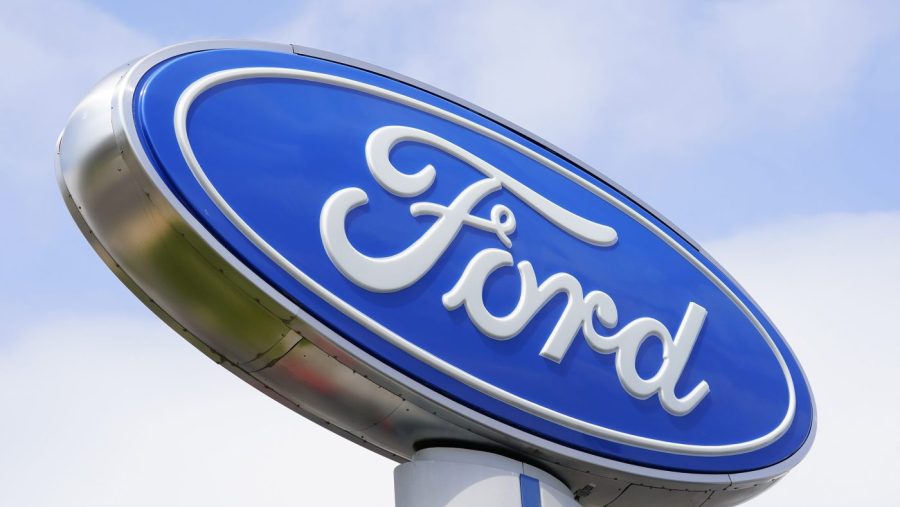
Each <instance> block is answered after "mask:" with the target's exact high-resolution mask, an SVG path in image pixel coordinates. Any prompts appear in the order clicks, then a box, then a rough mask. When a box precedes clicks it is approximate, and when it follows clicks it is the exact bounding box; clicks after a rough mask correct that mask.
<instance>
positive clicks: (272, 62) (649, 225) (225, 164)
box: [58, 42, 815, 505]
mask: <svg viewBox="0 0 900 507" xmlns="http://www.w3.org/2000/svg"><path fill="white" fill-rule="evenodd" d="M58 166H59V169H60V184H61V187H62V189H63V193H64V195H65V197H66V201H67V203H68V205H69V207H70V210H71V211H72V214H73V216H74V217H75V219H76V221H77V222H78V223H79V225H80V226H81V228H82V231H83V232H84V233H85V235H86V236H87V237H88V238H89V240H90V241H91V243H92V244H93V246H94V248H95V249H96V250H97V251H98V253H99V254H100V255H101V257H103V259H104V260H105V261H106V262H107V264H108V265H110V267H111V268H112V269H113V271H115V272H116V274H117V275H118V276H119V277H120V278H121V279H122V281H123V282H124V283H125V284H126V285H128V286H129V288H130V289H131V290H132V291H133V292H135V294H137V295H138V296H139V297H140V298H141V299H142V301H144V302H145V303H146V304H147V305H148V306H149V307H150V308H151V309H153V310H154V311H155V312H156V313H157V314H158V315H159V316H160V317H161V318H163V319H164V320H165V321H166V322H168V323H169V324H170V325H171V326H172V327H173V328H174V329H176V330H177V331H178V332H180V333H181V334H182V335H183V336H184V337H185V338H187V339H188V340H189V341H190V342H191V343H193V344H194V345H195V346H197V347H198V348H200V349H201V350H202V351H204V352H205V353H206V354H207V355H208V356H210V357H211V358H212V359H213V360H215V361H217V362H219V363H220V364H222V365H223V366H224V367H226V368H228V369H229V370H230V371H232V372H233V373H235V374H236V375H238V376H239V377H241V378H242V379H244V380H246V381H247V382H249V383H250V384H252V385H254V386H256V387H257V388H259V389H260V390H261V391H263V392H264V393H266V394H267V395H269V396H271V397H272V398H274V399H276V400H278V401H280V402H281V403H283V404H285V405H287V406H288V407H290V408H292V409H293V410H295V411H297V412H299V413H301V414H303V415H304V416H306V417H308V418H310V419H312V420H314V421H316V422H318V423H320V424H322V425H323V426H326V427H328V428H329V429H331V430H332V431H335V432H337V433H339V434H341V435H343V436H345V437H347V438H349V439H351V440H354V441H356V442H358V443H360V444H361V445H363V446H366V447H368V448H370V449H372V450H374V451H376V452H379V453H381V454H384V455H386V456H389V457H392V458H394V459H396V460H398V461H403V460H406V459H409V457H410V456H412V454H413V453H414V452H415V451H416V450H418V449H422V448H425V447H429V446H435V445H447V444H452V445H457V446H465V447H471V448H481V449H488V450H492V451H494V452H500V453H506V454H509V455H511V456H514V457H517V458H521V459H523V460H526V461H530V462H532V463H534V464H535V465H536V466H539V467H541V468H544V469H546V470H548V471H550V472H551V473H553V474H555V475H556V476H557V477H559V478H560V479H562V480H563V481H564V482H566V484H567V485H568V486H569V487H570V488H571V489H572V491H573V492H578V495H579V500H580V502H581V503H582V504H583V505H606V504H607V503H608V502H610V501H612V500H613V499H616V500H615V501H616V503H614V504H613V505H627V504H636V503H644V504H646V503H647V502H652V498H655V497H654V495H657V496H658V497H659V498H661V499H664V501H665V502H666V505H699V504H700V503H702V502H706V503H704V505H720V504H721V505H724V504H728V502H733V501H736V500H739V499H742V498H749V497H750V496H753V495H755V494H756V493H758V492H759V491H761V490H762V489H764V488H765V487H766V486H768V485H770V484H771V483H772V482H774V481H775V480H777V479H778V478H779V477H780V476H781V475H782V474H783V473H785V472H786V471H787V470H789V469H790V468H791V467H792V466H793V465H794V464H796V463H797V462H798V461H799V460H800V459H801V458H802V457H803V456H804V455H805V453H806V452H807V449H808V448H809V446H810V445H811V442H812V440H813V438H812V436H813V433H814V429H815V409H814V404H813V400H812V396H811V393H810V390H809V387H808V385H807V383H806V380H805V378H804V375H803V372H802V370H801V368H800V366H799V364H798V363H797V361H796V359H795V358H794V356H793V354H792V353H791V351H790V349H789V347H788V345H787V344H786V343H785V341H784V340H783V339H782V338H781V336H780V335H779V333H778V331H777V330H776V329H775V327H774V326H773V325H772V324H771V322H770V321H769V320H768V319H767V318H766V316H765V315H764V314H763V313H762V311H761V310H760V309H759V308H758V307H757V305H756V304H755V303H754V302H753V301H752V300H751V299H750V297H749V296H748V295H747V294H746V293H745V292H744V291H743V290H742V289H741V288H740V287H739V286H738V285H737V283H736V282H734V281H733V280H732V279H731V278H730V277H729V276H728V275H727V274H726V273H725V272H724V271H723V270H722V269H721V268H720V267H719V266H718V265H717V264H715V262H714V261H713V260H712V259H711V258H710V257H709V256H708V255H707V254H706V253H705V252H703V251H702V250H701V249H700V248H699V247H697V246H696V244H695V243H693V242H692V241H690V240H689V239H688V238H687V237H686V236H685V235H684V234H683V233H681V232H680V231H679V230H678V229H676V228H674V227H673V226H671V225H670V224H668V223H667V222H666V221H665V220H664V219H662V218H661V217H660V216H659V215H658V214H657V213H655V212H653V211H652V210H651V209H650V208H649V207H648V206H646V205H645V204H643V203H641V202H640V201H639V200H637V199H636V198H634V197H633V196H631V195H629V194H628V193H627V192H625V191H624V190H622V189H620V188H618V187H617V186H616V185H614V184H613V183H611V182H610V181H609V180H608V179H607V178H605V177H603V176H601V175H599V174H598V173H597V172H596V171H593V170H591V169H589V168H588V167H587V166H586V165H585V164H583V163H581V162H579V161H577V160H576V159H575V158H573V157H571V156H569V155H567V154H565V153H564V152H562V151H561V150H559V149H558V148H555V147H554V146H552V145H550V144H548V143H546V142H544V141H543V140H541V139H539V138H537V137H535V136H533V135H531V134H529V133H527V132H525V131H524V130H522V129H521V128H518V127H515V126H513V125H511V124H509V123H508V122H505V121H503V120H501V119H499V118H496V117H495V116H493V115H491V114H489V113H487V112H485V111H483V110H481V109H479V108H477V107H475V106H472V105H471V104H468V103H466V102H464V101H462V100H460V99H458V98H455V97H452V96H450V95H448V94H446V93H443V92H440V91H438V90H435V89H433V88H431V87H428V86H426V85H423V84H422V83H418V82H416V81H413V80H411V79H409V78H405V77H403V76H398V75H396V74H394V73H392V72H389V71H386V70H384V69H379V68H375V67H372V66H370V65H367V64H364V63H361V62H357V61H352V60H348V59H346V58H343V57H339V56H336V55H332V54H326V53H322V52H318V51H313V50H309V49H304V48H298V47H294V46H279V45H270V44H261V43H245V42H241V43H232V42H216V43H194V44H183V45H179V46H174V47H172V48H168V49H164V50H161V51H159V52H156V53H153V54H151V55H149V56H147V57H144V58H142V59H140V60H138V61H137V62H135V63H133V64H131V65H128V66H126V67H124V68H122V69H120V70H119V71H117V72H115V73H113V74H111V75H110V76H108V77H107V78H106V79H105V80H104V81H103V82H101V84H100V85H98V87H97V88H96V89H95V90H94V91H93V92H92V93H91V94H90V95H89V96H88V97H87V98H86V99H85V100H84V101H83V102H82V103H81V104H80V105H79V106H78V109H77V110H76V112H75V113H74V114H73V116H72V118H71V120H70V122H69V125H68V126H67V127H66V130H65V131H64V133H63V135H62V136H61V138H60V144H59V157H58ZM648 499H649V500H648Z"/></svg>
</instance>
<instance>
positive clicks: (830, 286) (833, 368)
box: [708, 213, 900, 506]
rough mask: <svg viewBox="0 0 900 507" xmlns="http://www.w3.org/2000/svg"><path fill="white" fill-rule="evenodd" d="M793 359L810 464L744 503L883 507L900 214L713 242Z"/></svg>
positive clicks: (892, 470)
mask: <svg viewBox="0 0 900 507" xmlns="http://www.w3.org/2000/svg"><path fill="white" fill-rule="evenodd" d="M708 246H709V251H710V252H711V253H712V254H713V255H714V256H715V257H716V258H717V259H718V260H719V261H721V262H722V263H723V265H724V266H725V268H726V269H728V270H729V271H730V272H731V273H732V274H733V275H734V276H735V277H736V278H737V280H738V281H739V282H740V283H742V284H743V285H744V288H746V289H747V291H748V292H749V293H750V294H751V295H753V296H754V298H756V300H757V302H759V304H760V305H761V306H762V308H763V309H764V310H765V311H766V312H767V313H768V314H769V316H770V317H771V318H772V320H773V321H774V322H775V324H776V325H777V326H778V328H779V329H780V330H781V332H782V334H784V336H785V337H786V338H787V340H788V342H789V343H790V344H791V345H792V347H793V349H794V352H795V353H796V354H797V355H798V356H799V358H800V361H801V364H802V365H803V366H804V369H805V371H806V374H807V376H808V377H809V381H810V382H811V384H812V387H813V394H814V395H815V397H816V404H817V408H818V416H819V427H818V436H817V439H816V443H815V444H814V445H813V448H812V451H811V452H810V454H809V456H808V457H807V459H806V460H805V461H804V462H802V463H801V464H800V465H799V466H798V467H797V468H796V469H795V470H794V471H793V472H791V473H790V474H788V476H787V477H786V478H785V479H784V480H783V481H782V482H781V483H780V484H779V485H776V486H775V487H774V488H772V489H771V490H770V491H769V492H767V493H765V494H763V495H762V496H761V497H759V499H758V500H757V501H755V502H751V505H773V506H776V505H777V506H783V505H821V506H826V505H834V506H843V505H891V504H893V503H895V502H896V493H895V492H894V491H893V490H892V489H891V488H890V487H889V485H890V484H892V481H893V480H895V477H896V473H897V466H896V456H897V455H898V454H900V432H898V431H897V419H898V417H900V405H898V401H897V400H898V396H897V392H896V383H897V375H896V371H897V366H896V362H897V358H898V357H900V328H898V327H897V326H896V324H895V321H896V317H895V316H896V314H897V311H898V309H900V283H898V282H900V213H884V214H835V215H826V216H817V217H807V218H798V219H795V220H791V221H787V222H784V223H781V224H777V225H772V226H769V227H763V228H759V229H756V230H752V231H747V232H744V233H741V234H738V235H736V236H734V237H732V238H730V239H725V240H721V241H718V242H713V243H711V244H709V245H708Z"/></svg>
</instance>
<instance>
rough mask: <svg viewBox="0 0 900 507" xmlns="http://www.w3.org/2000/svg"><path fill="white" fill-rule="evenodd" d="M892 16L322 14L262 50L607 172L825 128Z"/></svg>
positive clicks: (516, 5)
mask: <svg viewBox="0 0 900 507" xmlns="http://www.w3.org/2000/svg"><path fill="white" fill-rule="evenodd" d="M892 12H893V13H895V14H896V13H897V12H896V6H895V5H893V6H892V5H890V4H865V5H863V4H859V3H856V4H852V3H845V2H837V1H825V2H814V1H798V2H777V1H774V0H767V1H762V2H754V3H738V2H718V3H712V4H703V5H700V6H697V5H694V6H690V4H681V5H676V4H672V3H641V4H635V3H633V2H619V1H613V2H593V3H576V2H557V3H552V4H551V3H546V2H532V1H526V2H489V3H486V2H475V1H466V2H455V3H453V4H452V6H450V7H446V8H444V9H440V8H437V7H434V6H426V5H423V4H421V3H416V4H414V5H413V6H409V5H408V4H407V3H403V2H377V3H376V2H371V1H361V2H353V1H344V2H325V3H322V2H316V3H312V4H308V5H304V6H303V7H302V8H300V9H298V14H297V15H296V17H294V18H293V19H290V20H288V21H286V22H285V23H284V25H283V26H281V27H277V28H275V29H274V30H273V31H272V32H270V33H267V34H266V35H267V36H268V37H269V38H275V39H278V40H290V41H291V42H295V43H299V44H306V45H310V46H313V47H319V48H323V49H329V50H333V51H337V52H340V53H345V54H349V55H350V56H355V57H358V58H362V59H366V60H369V61H373V62H375V63H378V64H381V65H384V66H387V67H389V68H392V69H393V70H397V71H400V72H405V73H408V74H410V75H412V76H413V77H416V78H419V79H422V80H424V81H426V82H430V83H432V84H435V85H437V86H440V87H443V88H445V89H447V90H448V91H450V92H453V93H456V94H459V95H460V96H462V97H464V98H467V99H470V100H472V101H474V102H476V103H478V104H479V105H482V106H484V107H486V108H488V109H490V110H492V111H494V112H497V113H499V114H501V115H503V116H506V117H508V118H509V119H511V120H513V121H515V122H518V123H520V124H522V125H523V126H524V127H526V128H529V129H533V130H535V131H536V132H538V133H540V134H543V135H546V136H547V137H548V138H549V139H550V140H551V141H552V140H554V139H556V140H562V142H564V143H565V145H564V146H563V147H564V148H567V149H570V150H573V151H575V152H576V153H581V154H583V155H586V156H587V157H590V158H592V159H594V160H599V161H601V162H609V161H611V160H613V159H616V158H623V157H626V158H629V157H630V158H637V157H647V156H651V157H652V156H659V157H667V156H672V155H689V154H691V153H695V152H698V151H700V152H702V151H703V150H704V149H709V148H710V147H712V146H715V145H716V143H718V142H720V141H722V140H723V139H725V138H728V136H733V135H738V134H741V133H745V132H747V131H750V130H752V129H754V128H759V126H760V125H761V124H762V125H764V126H765V127H766V128H773V127H774V128H786V129H789V128H794V127H796V125H797V124H798V123H801V124H802V123H803V122H809V121H816V120H820V119H821V118H822V117H823V116H827V115H828V114H830V113H833V112H834V111H836V110H838V109H839V108H841V107H842V106H843V105H844V104H845V102H846V101H848V100H849V94H850V93H851V92H852V91H853V87H854V85H855V84H856V80H857V79H858V78H859V75H860V74H859V71H860V67H861V66H862V65H863V64H865V63H866V62H867V61H869V59H871V58H872V56H873V52H874V50H875V48H876V47H877V45H878V44H879V43H880V42H882V40H883V39H884V37H885V36H886V35H887V34H888V33H896V32H897V29H898V24H897V23H896V19H897V16H891V15H890V13H892ZM601 167H602V166H601Z"/></svg>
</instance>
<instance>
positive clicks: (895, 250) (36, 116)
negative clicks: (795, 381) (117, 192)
mask: <svg viewBox="0 0 900 507" xmlns="http://www.w3.org/2000/svg"><path fill="white" fill-rule="evenodd" d="M210 38H243V39H259V40H268V41H274V42H283V43H295V44H300V45H305V46H310V47H314V48H319V49H325V50H329V51H334V52H338V53H341V54H344V55H347V56H350V57H354V58H358V59H361V60H365V61H368V62H371V63H374V64H377V65H380V66H383V67H386V68H389V69H391V70H394V71H397V72H400V73H403V74H406V75H409V76H411V77H413V78H416V79H419V80H421V81H425V82H427V83H429V84H432V85H435V86H437V87H439V88H442V89H444V90H447V91H449V92H451V93H453V94H455V95H458V96H460V97H462V98H464V99H467V100H469V101H471V102H473V103H475V104H478V105H479V106H481V107H484V108H486V109H488V110H490V111H492V112H494V113H497V114H499V115H500V116H503V117H505V118H507V119H509V120H511V121H512V122H514V123H516V124H518V125H521V126H522V127H524V128H526V129H528V130H530V131H532V132H535V133H536V134H538V135H539V136H541V137H544V138H545V139H547V140H549V141H550V142H552V143H554V144H556V145H558V146H560V147H562V148H563V149H564V150H566V151H568V152H570V153H572V154H574V155H575V156H576V157H578V158H580V159H582V160H584V161H585V162H586V163H588V164H589V165H591V166H592V167H594V168H596V169H598V170H599V171H601V172H602V173H604V174H605V175H607V176H608V177H610V178H611V179H613V180H614V181H616V182H618V183H619V184H621V185H622V186H624V187H625V188H627V189H628V190H630V191H631V192H633V193H634V194H636V195H637V196H638V197H639V198H641V199H642V200H644V201H646V202H647V203H649V204H650V205H651V206H653V207H654V208H655V209H657V210H658V211H659V212H660V213H662V214H663V215H665V216H666V217H668V218H669V219H670V220H671V221H672V222H673V223H675V224H676V225H678V226H679V227H680V228H681V229H683V230H684V231H686V232H687V233H688V234H689V235H691V236H692V237H694V238H695V239H696V240H697V241H698V242H699V243H700V244H701V245H702V246H703V247H704V248H706V249H707V250H708V251H709V252H711V254H712V255H713V257H714V258H716V259H717V260H718V261H719V262H720V263H721V264H722V265H723V266H724V267H725V269H726V270H728V271H729V272H730V273H731V274H732V275H734V276H735V277H736V278H737V280H738V281H739V282H740V283H741V284H743V285H744V287H745V288H746V289H747V290H748V292H749V293H750V294H751V295H752V296H753V297H754V298H755V299H756V300H757V301H758V302H759V303H760V305H761V306H762V308H763V309H764V310H765V311H766V312H767V313H768V314H769V316H770V317H771V318H772V320H773V321H774V322H775V324H776V325H777V326H778V327H779V329H780V330H781V331H782V333H783V334H784V336H785V337H786V338H787V340H788V341H789V343H790V344H791V346H792V347H793V348H794V350H795V352H796V354H797V355H798V357H799V359H800V361H801V364H803V365H804V368H805V370H806V373H807V375H808V377H809V380H810V382H811V384H812V388H813V391H814V393H815V396H816V401H817V406H818V415H819V428H818V436H817V440H816V443H815V445H814V446H813V448H812V450H811V452H810V454H809V456H808V457H807V459H806V460H805V461H803V462H802V463H801V464H800V465H798V466H797V468H796V469H795V470H794V471H792V472H791V473H790V474H788V476H787V477H786V478H785V479H784V480H783V481H781V483H780V484H778V485H777V486H776V487H774V488H772V489H771V490H770V491H768V492H766V493H764V494H763V495H761V496H760V497H758V498H757V499H755V500H753V501H751V502H749V503H748V504H747V505H751V506H779V505H849V504H852V505H886V504H890V503H896V493H895V492H894V491H892V489H893V488H890V486H889V485H891V484H893V481H895V479H896V477H897V474H898V472H900V467H898V465H897V463H896V459H895V456H896V455H897V454H898V453H900V432H898V431H897V430H896V420H897V419H898V417H900V395H898V393H897V388H896V385H895V384H896V374H895V371H896V368H897V367H896V361H897V358H898V357H900V326H898V325H897V323H896V313H897V311H898V309H900V4H897V3H896V2H888V1H881V2H880V1H867V2H836V1H827V0H824V1H808V2H807V1H778V2H776V1H769V0H760V1H756V2H741V1H712V2H703V3H695V2H665V3H663V2H643V3H636V2H614V1H603V2H564V1H557V2H534V1H519V2H506V1H499V2H485V1H481V2H478V1H455V2H395V1H383V0H382V1H374V0H361V1H348V0H338V1H327V2H300V1H291V2H288V1H282V0H276V1H272V2H237V1H221V0H220V1H216V2H212V1H206V2H187V1H185V0H178V1H175V0H157V1H155V2H146V1H145V2H129V1H117V0H96V1H82V0H70V1H65V2H56V1H48V0H28V1H20V0H0V43H2V45H3V47H4V48H5V50H4V51H2V52H0V62H2V65H3V68H5V69H6V72H4V73H3V74H2V77H0V114H2V119H3V120H2V121H0V216H2V217H3V218H2V220H3V222H2V225H3V230H4V231H5V232H6V237H7V238H8V239H10V242H9V243H6V244H5V245H4V246H3V248H0V287H2V290H0V319H2V321H3V323H4V325H3V331H0V407H2V409H0V486H2V488H0V504H4V505H17V506H19V505H21V506H32V505H33V506H55V505H73V506H80V505H84V506H88V505H89V506H114V505H115V506H118V505H132V506H143V505H147V506H150V505H153V506H156V505H160V504H165V505H171V506H182V505H184V506H188V505H190V506H195V505H212V504H215V505H219V506H237V505H246V504H248V503H252V504H254V505H266V506H272V507H275V506H281V505H284V506H288V505H291V506H296V505H304V504H313V505H372V506H385V507H386V506H389V505H392V504H393V496H392V482H391V481H392V471H393V467H394V466H395V464H394V463H393V462H390V461H388V460H386V459H384V458H381V457H378V456H375V455H374V454H371V453H369V452H368V451H365V450H363V449H361V448H357V447H356V446H355V445H354V444H352V443H350V442H347V441H344V440H343V439H341V438H339V437H337V436H334V435H333V434H331V433H330V432H328V431H327V430H324V429H322V428H320V427H318V426H316V425H315V424H313V423H311V422H308V421H306V420H305V419H303V418H302V417H300V416H298V415H296V414H294V413H292V412H290V411H288V410H287V409H285V408H283V407H281V406H280V405H278V404H277V403H275V402H273V401H271V400H269V399H268V398H266V397H265V396H263V395H262V394H259V393H257V392H256V391H255V390H254V389H252V388H251V387H249V386H247V385H245V384H244V383H243V382H242V381H240V380H238V379H237V378H235V377H233V376H231V374H230V373H228V372H227V371H225V370H224V369H222V368H220V367H218V366H216V365H215V364H213V363H212V362H210V361H209V360H208V359H206V358H205V357H204V356H203V355H202V354H200V353H199V352H197V351H195V350H194V349H193V348H192V347H191V346H190V345H189V344H187V343H186V342H185V341H184V340H182V339H181V338H180V337H178V336H177V335H176V334H175V333H174V332H173V331H171V330H170V329H168V328H167V327H166V326H165V325H164V324H162V323H161V322H159V321H158V320H157V319H156V318H155V317H154V316H153V315H152V314H151V313H150V311H149V310H147V309H146V308H145V307H143V305H142V304H141V303H139V302H138V300H137V299H136V298H134V297H133V296H132V295H131V294H130V292H128V290H127V289H126V288H125V287H124V286H122V285H121V284H120V283H119V282H118V280H117V279H116V278H115V277H114V276H113V275H112V273H111V272H110V271H109V270H108V269H107V268H106V267H105V265H103V264H102V262H101V261H100V260H99V258H97V256H96V255H95V254H94V252H93V251H92V250H91V249H90V248H89V246H88V245H87V242H86V241H85V240H84V239H83V237H82V236H81V234H80V233H79V232H78V230H77V228H76V227H75V225H74V223H73V222H72V219H71V218H70V217H69V215H68V212H67V211H66V209H65V207H64V205H63V202H62V199H61V198H60V195H59V191H58V189H57V187H56V182H55V178H54V172H53V154H54V147H55V146H54V144H55V141H56V137H57V136H58V134H59V132H60V130H61V129H62V127H63V126H64V125H65V123H66V119H67V117H68V115H69V114H70V112H71V111H72V109H73V108H74V107H75V105H76V104H77V102H78V101H79V100H80V98H81V97H83V96H84V95H85V94H86V93H87V92H88V91H89V90H90V89H91V87H92V86H93V85H94V84H95V83H96V82H97V81H98V80H99V79H100V78H101V77H103V76H104V75H105V74H106V73H108V72H110V71H111V70H113V69H114V68H116V67H117V66H119V65H121V64H123V63H125V62H127V61H129V60H131V59H133V58H136V57H138V56H141V55H143V54H146V53H148V52H150V51H153V50H155V49H158V48H160V47H163V46H166V45H168V44H173V43H177V42H182V41H187V40H197V39H210Z"/></svg>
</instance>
